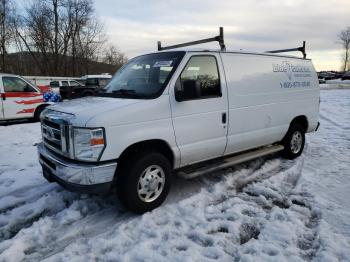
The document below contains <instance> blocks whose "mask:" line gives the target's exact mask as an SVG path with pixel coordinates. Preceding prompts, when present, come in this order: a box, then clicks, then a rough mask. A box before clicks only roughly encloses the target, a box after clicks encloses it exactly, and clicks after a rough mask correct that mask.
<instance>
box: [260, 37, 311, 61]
mask: <svg viewBox="0 0 350 262" xmlns="http://www.w3.org/2000/svg"><path fill="white" fill-rule="evenodd" d="M293 51H300V52H302V53H303V58H304V59H305V58H306V51H305V41H303V46H300V47H297V48H289V49H281V50H272V51H266V53H286V52H293Z"/></svg>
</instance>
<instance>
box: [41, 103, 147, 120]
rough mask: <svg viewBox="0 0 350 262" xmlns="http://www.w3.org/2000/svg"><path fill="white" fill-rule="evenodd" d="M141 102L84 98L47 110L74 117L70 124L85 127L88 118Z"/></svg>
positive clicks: (53, 106)
mask: <svg viewBox="0 0 350 262" xmlns="http://www.w3.org/2000/svg"><path fill="white" fill-rule="evenodd" d="M142 101H143V100H140V99H125V98H111V97H84V98H79V99H73V100H69V101H64V102H61V103H57V104H54V105H52V106H49V107H48V109H50V110H54V111H58V112H62V113H68V114H71V115H74V116H75V117H74V118H72V120H71V122H72V124H73V125H76V126H85V124H86V122H87V121H88V120H89V119H90V118H93V117H95V116H97V115H99V114H102V113H104V112H106V111H110V110H114V109H118V108H122V107H126V106H129V105H132V104H136V103H140V102H142Z"/></svg>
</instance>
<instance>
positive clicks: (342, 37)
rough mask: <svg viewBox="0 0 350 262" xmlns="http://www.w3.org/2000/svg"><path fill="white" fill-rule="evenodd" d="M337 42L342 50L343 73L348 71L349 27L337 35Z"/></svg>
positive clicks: (349, 51) (349, 53)
mask: <svg viewBox="0 0 350 262" xmlns="http://www.w3.org/2000/svg"><path fill="white" fill-rule="evenodd" d="M338 40H339V42H340V44H341V45H342V46H343V49H344V65H343V71H346V69H349V58H350V27H347V28H346V29H344V30H343V31H341V32H340V33H339V35H338Z"/></svg>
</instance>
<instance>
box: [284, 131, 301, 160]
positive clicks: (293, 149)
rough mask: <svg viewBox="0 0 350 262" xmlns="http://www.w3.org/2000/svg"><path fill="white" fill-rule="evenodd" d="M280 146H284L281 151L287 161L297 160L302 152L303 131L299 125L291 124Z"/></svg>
mask: <svg viewBox="0 0 350 262" xmlns="http://www.w3.org/2000/svg"><path fill="white" fill-rule="evenodd" d="M282 144H283V146H284V150H283V151H282V156H283V157H285V158H287V159H294V158H297V157H298V156H300V155H301V153H302V152H303V150H304V145H305V129H304V128H303V127H302V126H301V125H300V124H293V125H292V126H291V127H290V128H289V130H288V132H287V134H286V136H285V137H284V139H283V141H282Z"/></svg>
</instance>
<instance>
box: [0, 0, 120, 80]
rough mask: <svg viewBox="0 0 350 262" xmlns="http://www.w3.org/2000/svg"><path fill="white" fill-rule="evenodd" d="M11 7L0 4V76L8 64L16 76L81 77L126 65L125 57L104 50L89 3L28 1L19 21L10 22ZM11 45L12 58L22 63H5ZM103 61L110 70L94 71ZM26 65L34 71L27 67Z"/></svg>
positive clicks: (14, 18)
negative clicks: (30, 64)
mask: <svg viewBox="0 0 350 262" xmlns="http://www.w3.org/2000/svg"><path fill="white" fill-rule="evenodd" d="M11 1H13V0H0V69H1V70H4V67H5V65H6V64H7V65H9V64H12V65H15V66H14V67H13V66H12V67H11V68H12V69H11V70H12V71H13V72H16V73H21V72H33V71H35V72H36V73H37V74H41V75H70V76H79V75H81V74H87V73H89V72H90V71H91V70H92V71H95V72H96V68H100V69H99V70H100V71H102V70H104V72H105V71H113V69H114V68H119V67H120V65H121V64H123V63H124V62H125V60H126V58H125V56H124V54H122V53H120V52H119V51H118V50H117V49H113V48H112V47H108V48H110V49H108V48H107V49H105V45H106V44H105V43H106V42H107V37H106V36H105V34H104V26H103V24H102V23H100V21H99V19H98V18H97V17H96V16H95V10H94V7H93V2H92V0H31V1H30V2H29V5H28V6H27V8H25V12H24V13H23V15H12V16H11V17H12V18H11V19H9V18H10V14H11V13H10V12H9V11H7V10H8V9H9V7H10V6H11V5H10V4H9V3H11ZM10 20H11V24H10V25H9V22H7V21H10ZM7 29H9V30H7ZM8 32H10V33H11V41H9V36H8V35H9V34H8ZM9 42H11V45H12V46H11V48H10V50H12V51H13V50H16V51H17V52H18V53H17V54H16V56H15V57H17V58H18V57H19V58H20V59H22V60H21V61H19V60H18V59H12V61H11V63H5V59H6V54H7V50H8V48H9V46H10V43H9ZM106 50H108V52H107V51H106ZM106 52H107V53H106ZM9 58H10V57H9ZM102 60H106V61H108V65H106V64H104V65H103V66H102V67H101V65H98V63H97V62H99V61H102ZM24 61H25V62H24ZM28 61H30V62H31V63H34V64H35V66H29V67H28V66H27V64H28ZM34 67H35V70H33V68H34ZM103 68H105V69H103ZM15 70H17V71H15Z"/></svg>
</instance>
